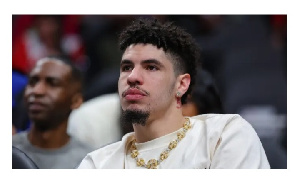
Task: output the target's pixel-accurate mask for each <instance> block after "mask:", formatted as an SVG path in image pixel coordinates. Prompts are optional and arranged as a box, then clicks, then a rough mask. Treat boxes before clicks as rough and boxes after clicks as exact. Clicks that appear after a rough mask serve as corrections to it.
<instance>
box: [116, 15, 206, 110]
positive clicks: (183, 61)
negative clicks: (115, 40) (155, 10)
mask: <svg viewBox="0 0 300 180" xmlns="http://www.w3.org/2000/svg"><path fill="white" fill-rule="evenodd" d="M138 43H143V44H152V45H154V46H156V47H157V48H159V49H160V48H163V50H164V52H165V53H166V54H169V55H171V58H172V60H173V61H172V63H173V66H174V71H175V74H176V76H178V75H179V74H184V73H188V74H190V76H191V82H190V86H189V88H188V90H187V92H186V93H185V94H184V95H183V96H182V98H181V102H182V104H185V103H186V99H187V96H188V95H189V94H190V93H191V91H192V88H193V86H194V84H195V78H196V74H197V66H198V63H200V62H199V60H200V49H199V46H198V45H197V43H196V41H195V40H194V39H193V38H192V36H191V35H190V34H189V33H187V32H186V31H185V30H184V29H182V28H180V27H178V26H176V25H174V23H173V22H166V23H161V22H159V21H158V20H157V19H154V18H151V19H144V18H139V19H137V20H135V21H133V22H132V24H131V25H129V26H127V27H126V28H125V29H124V30H123V31H122V32H121V34H120V36H119V46H120V50H121V51H124V50H125V49H126V48H127V47H128V46H130V45H131V44H138Z"/></svg>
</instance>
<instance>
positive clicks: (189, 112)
mask: <svg viewBox="0 0 300 180" xmlns="http://www.w3.org/2000/svg"><path fill="white" fill-rule="evenodd" d="M209 113H213V114H222V113H224V110H223V105H222V101H221V97H220V95H219V90H218V88H217V85H216V84H215V81H214V79H213V77H212V76H211V74H210V73H209V72H207V71H206V70H204V69H201V70H200V71H198V74H197V80H196V83H195V87H194V89H193V91H192V94H191V95H190V96H188V98H187V103H186V104H183V105H182V114H183V115H184V116H196V115H199V114H209Z"/></svg>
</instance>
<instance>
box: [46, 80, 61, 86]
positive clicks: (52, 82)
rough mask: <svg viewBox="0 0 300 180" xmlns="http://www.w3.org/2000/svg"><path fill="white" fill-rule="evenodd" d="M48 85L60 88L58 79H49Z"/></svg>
mask: <svg viewBox="0 0 300 180" xmlns="http://www.w3.org/2000/svg"><path fill="white" fill-rule="evenodd" d="M46 81H47V84H48V85H49V86H51V87H56V86H59V85H60V84H59V80H58V79H56V78H47V80H46Z"/></svg>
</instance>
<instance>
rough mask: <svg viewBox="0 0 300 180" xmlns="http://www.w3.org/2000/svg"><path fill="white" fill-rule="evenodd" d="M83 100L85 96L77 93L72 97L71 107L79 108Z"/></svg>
mask: <svg viewBox="0 0 300 180" xmlns="http://www.w3.org/2000/svg"><path fill="white" fill-rule="evenodd" d="M82 102H83V97H82V94H81V93H76V94H75V95H74V96H73V97H72V104H71V109H72V110H73V109H77V108H79V107H80V105H81V104H82Z"/></svg>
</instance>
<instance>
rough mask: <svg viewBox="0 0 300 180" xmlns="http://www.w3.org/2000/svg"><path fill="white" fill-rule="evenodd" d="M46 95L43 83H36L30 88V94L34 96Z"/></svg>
mask: <svg viewBox="0 0 300 180" xmlns="http://www.w3.org/2000/svg"><path fill="white" fill-rule="evenodd" d="M45 93H46V85H45V83H43V82H38V83H36V84H35V85H34V86H31V93H30V94H33V95H35V96H43V95H44V94H45Z"/></svg>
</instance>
